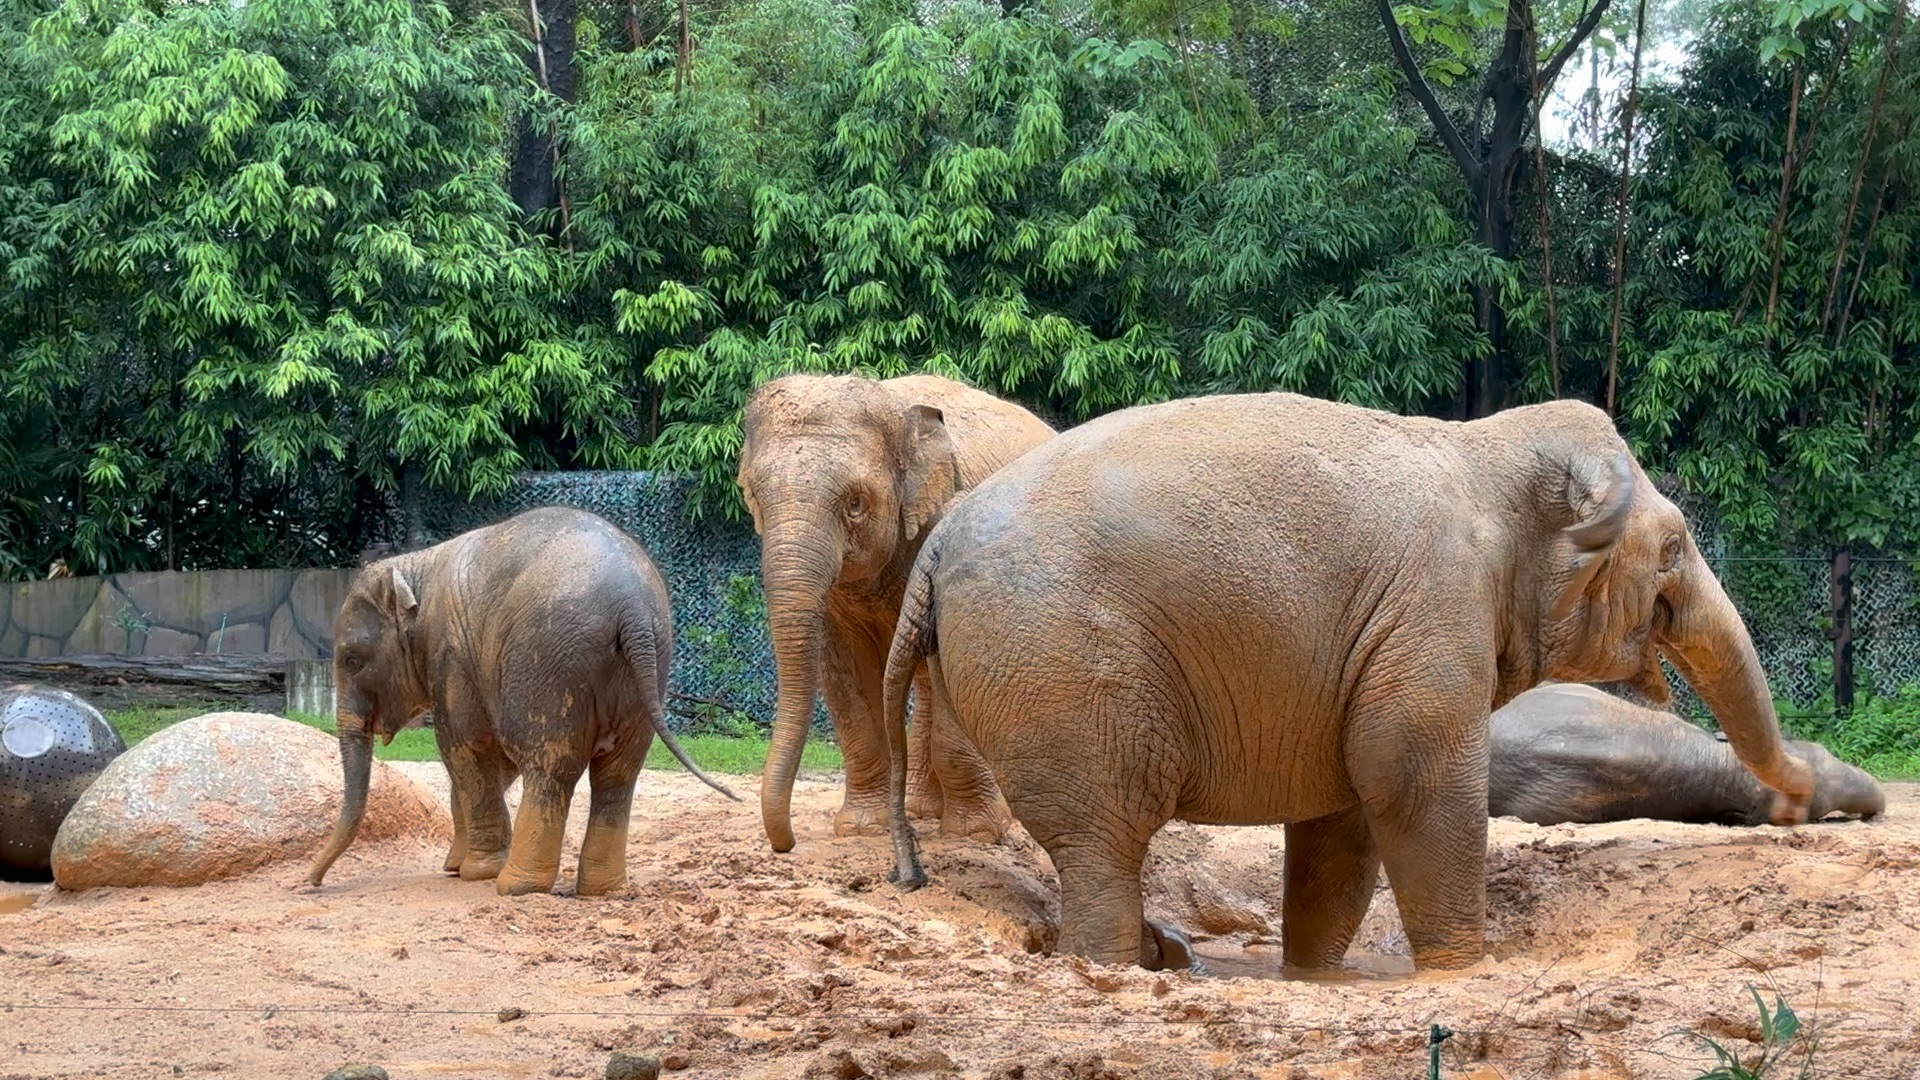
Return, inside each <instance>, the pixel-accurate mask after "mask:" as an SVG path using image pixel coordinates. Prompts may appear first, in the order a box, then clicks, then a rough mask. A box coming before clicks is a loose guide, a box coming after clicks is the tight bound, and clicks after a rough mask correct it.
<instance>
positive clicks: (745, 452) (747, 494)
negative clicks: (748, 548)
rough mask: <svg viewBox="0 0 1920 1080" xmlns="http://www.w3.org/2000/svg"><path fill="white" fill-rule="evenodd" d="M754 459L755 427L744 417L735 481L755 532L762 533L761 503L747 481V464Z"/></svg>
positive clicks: (755, 533)
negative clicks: (755, 497) (738, 464)
mask: <svg viewBox="0 0 1920 1080" xmlns="http://www.w3.org/2000/svg"><path fill="white" fill-rule="evenodd" d="M751 461H753V428H752V427H750V426H749V425H748V423H747V422H746V420H745V419H744V418H743V419H742V420H741V422H740V466H739V468H738V469H736V470H735V471H734V474H733V482H734V484H735V485H736V486H738V487H739V488H740V501H741V502H744V503H746V504H747V515H748V516H749V517H751V518H752V519H753V532H754V535H755V536H758V535H760V504H759V503H758V502H757V501H755V499H754V497H753V488H752V486H751V485H749V484H748V483H747V465H748V463H750V462H751Z"/></svg>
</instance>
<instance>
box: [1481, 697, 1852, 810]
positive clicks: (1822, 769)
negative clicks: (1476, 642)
mask: <svg viewBox="0 0 1920 1080" xmlns="http://www.w3.org/2000/svg"><path fill="white" fill-rule="evenodd" d="M1488 737H1489V738H1490V739H1491V740H1492V768H1491V770H1490V772H1489V774H1488V781H1487V813H1488V814H1489V815H1490V816H1493V817H1515V818H1519V819H1520V820H1522V821H1530V822H1532V823H1534V824H1535V825H1559V824H1562V823H1566V822H1576V823H1583V824H1592V823H1595V822H1602V821H1625V820H1627V819H1629V818H1652V819H1654V820H1658V821H1686V822H1696V823H1699V824H1704V825H1765V824H1767V822H1768V821H1769V820H1770V818H1771V816H1772V812H1773V800H1774V793H1773V792H1772V791H1771V790H1769V789H1768V788H1767V787H1766V786H1765V785H1763V784H1761V783H1760V781H1758V780H1756V779H1755V778H1754V776H1753V774H1752V773H1750V772H1748V771H1747V770H1746V768H1745V767H1744V766H1742V765H1741V764H1740V759H1739V758H1737V757H1735V756H1734V753H1733V750H1732V749H1731V748H1729V747H1728V745H1727V744H1726V743H1724V742H1722V741H1720V740H1719V739H1716V738H1714V737H1713V735H1711V734H1709V733H1708V732H1707V731H1706V730H1705V729H1704V728H1701V727H1700V726H1699V725H1697V724H1693V723H1690V722H1688V721H1687V720H1684V719H1682V718H1681V717H1678V716H1675V715H1674V714H1672V713H1669V712H1663V711H1661V710H1658V709H1649V708H1646V707H1644V706H1640V705H1636V704H1634V703H1632V702H1630V701H1624V700H1622V699H1620V698H1618V697H1615V696H1613V695H1612V694H1608V693H1606V692H1604V691H1601V690H1598V689H1595V688H1593V687H1591V686H1583V685H1580V684H1578V683H1549V684H1547V685H1545V686H1536V687H1534V688H1533V689H1532V690H1529V691H1527V692H1526V693H1524V694H1521V695H1520V696H1519V697H1516V698H1514V699H1513V700H1512V701H1509V702H1507V703H1506V704H1505V705H1503V706H1501V707H1500V708H1499V709H1497V710H1495V711H1494V714H1493V716H1492V718H1491V719H1490V720H1489V721H1488ZM1786 746H1787V751H1788V753H1791V754H1793V755H1794V756H1795V757H1798V758H1800V759H1801V760H1802V761H1805V762H1806V763H1807V765H1808V766H1809V767H1810V768H1811V769H1812V770H1813V798H1812V801H1811V802H1810V804H1809V808H1808V811H1807V818H1808V820H1810V821H1818V820H1820V819H1822V818H1825V817H1828V816H1830V815H1832V814H1846V815H1849V816H1857V817H1862V818H1873V817H1878V816H1879V815H1880V814H1882V813H1884V812H1885V811H1886V808H1887V796H1886V793H1885V792H1884V791H1882V790H1881V789H1880V784H1879V782H1878V781H1876V780H1874V778H1873V777H1871V776H1869V775H1867V773H1866V772H1865V771H1863V770H1861V769H1858V768H1855V767H1854V766H1852V765H1849V764H1847V763H1846V762H1844V761H1841V760H1840V759H1839V758H1837V757H1835V756H1833V754H1832V753H1831V752H1829V751H1828V750H1827V748H1826V747H1824V746H1821V745H1820V744H1819V743H1810V742H1802V741H1800V740H1797V739H1789V740H1787V743H1786Z"/></svg>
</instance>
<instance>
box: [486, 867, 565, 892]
mask: <svg viewBox="0 0 1920 1080" xmlns="http://www.w3.org/2000/svg"><path fill="white" fill-rule="evenodd" d="M559 876H560V875H559V873H558V872H555V873H551V874H542V873H538V872H535V871H531V870H516V869H514V868H513V867H511V866H509V867H508V868H507V869H505V870H502V871H501V872H500V876H499V877H498V878H495V879H494V882H493V890H494V891H495V892H497V893H499V894H500V895H501V896H526V895H527V894H529V893H545V892H552V891H553V883H554V880H555V879H557V878H558V877H559Z"/></svg>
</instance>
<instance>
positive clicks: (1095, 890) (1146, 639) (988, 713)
mask: <svg viewBox="0 0 1920 1080" xmlns="http://www.w3.org/2000/svg"><path fill="white" fill-rule="evenodd" d="M1662 659H1665V660H1667V661H1668V662H1670V663H1672V664H1673V666H1674V667H1675V668H1676V669H1677V670H1679V671H1680V673H1681V674H1682V675H1683V676H1685V677H1686V678H1687V680H1688V681H1689V682H1690V683H1691V685H1692V686H1693V687H1694V688H1695V689H1696V690H1697V691H1698V692H1699V693H1700V695H1701V697H1702V698H1703V699H1704V700H1705V701H1706V702H1707V704H1708V705H1709V707H1711V708H1712V709H1713V711H1714V714H1715V716H1716V717H1717V718H1718V719H1719V721H1720V724H1721V726H1722V728H1724V729H1725V730H1726V731H1727V733H1728V735H1729V736H1730V738H1731V740H1732V745H1733V749H1734V751H1735V752H1736V753H1737V754H1738V755H1739V757H1740V760H1741V761H1742V762H1743V763H1744V764H1745V765H1746V766H1747V767H1748V768H1749V769H1751V770H1752V771H1753V773H1754V774H1755V775H1756V776H1757V777H1759V779H1760V781H1761V782H1762V783H1764V784H1765V785H1767V786H1768V787H1769V788H1771V789H1773V791H1774V792H1776V793H1778V798H1777V799H1776V800H1775V806H1774V808H1773V810H1772V811H1771V814H1770V816H1771V817H1772V818H1773V819H1774V820H1776V821H1779V822H1782V823H1795V822H1798V821H1801V820H1804V819H1805V816H1806V811H1807V802H1808V798H1809V796H1810V795H1811V793H1812V787H1813V782H1812V777H1811V775H1810V773H1809V771H1808V768H1807V766H1806V764H1805V763H1804V762H1802V761H1800V760H1798V759H1796V758H1793V757H1791V756H1789V755H1788V754H1787V753H1786V751H1785V749H1784V748H1783V746H1782V743H1781V738H1780V732H1779V725H1778V721H1777V718H1776V717H1775V715H1774V711H1773V702H1772V698H1771V696H1770V694H1769V692H1768V688H1767V683H1766V679H1765V676H1764V673H1763V672H1762V671H1761V669H1760V665H1759V661H1758V658H1757V657H1756V656H1755V654H1754V650H1753V644H1752V641H1751V640H1750V638H1749V636H1748V634H1747V630H1746V627H1745V626H1744V624H1742V622H1741V621H1740V617H1739V615H1738V614H1737V613H1736V612H1735V610H1734V608H1733V605H1732V603H1731V602H1730V601H1729V600H1728V599H1727V597H1726V594H1725V593H1724V592H1723V591H1722V590H1721V588H1720V585H1719V582H1718V581H1717V580H1716V579H1715V578H1714V576H1713V574H1712V572H1711V571H1710V570H1708V568H1707V566H1706V564H1705V562H1704V561H1703V560H1702V559H1701V556H1700V553H1699V551H1698V550H1697V549H1696V547H1695V545H1694V541H1693V538H1692V536H1691V534H1690V533H1689V532H1688V529H1687V524H1686V521H1685V519H1684V518H1682V516H1681V515H1680V512H1679V511H1678V510H1677V509H1676V508H1675V507H1674V506H1673V504H1672V503H1670V502H1668V501H1667V500H1666V499H1665V498H1664V497H1662V496H1661V495H1660V494H1659V493H1658V492H1657V491H1655V490H1654V488H1653V486H1652V485H1651V484H1650V483H1649V482H1648V481H1647V479H1646V476H1645V474H1644V473H1643V472H1642V471H1641V469H1640V467H1639V465H1638V464H1637V463H1636V462H1635V461H1634V460H1633V458H1632V456H1631V455H1630V454H1629V453H1628V451H1627V448H1626V445H1625V444H1624V442H1623V441H1622V440H1621V438H1620V436H1619V435H1618V433H1617V432H1616V431H1615V430H1614V427H1613V424H1612V423H1611V421H1610V420H1609V419H1608V418H1607V416H1606V414H1604V413H1602V412H1600V411H1599V410H1597V409H1595V408H1593V407H1591V406H1588V405H1584V404H1579V403H1575V402H1564V401H1563V402H1553V403H1549V404H1545V405H1536V406H1528V407H1524V408H1516V409H1511V410H1508V411H1506V412H1503V413H1499V414H1497V415H1495V416H1492V417H1489V418H1487V419H1484V420H1478V421H1473V422H1468V423H1459V422H1448V421H1440V420H1431V419H1426V418H1419V417H1402V416H1395V415H1391V414H1388V413H1383V412H1375V411H1372V410H1368V409H1362V408H1358V407H1354V406H1349V405H1341V404H1335V403H1331V402H1326V401H1319V400H1315V399H1312V398H1305V397H1299V396H1296V395H1291V394H1245V395H1224V396H1215V397H1201V398H1189V399H1186V400H1181V401H1174V402H1168V403H1164V404H1158V405H1147V406H1140V407H1136V408H1131V409H1125V410H1121V411H1119V412H1114V413H1110V414H1107V415H1106V416H1103V417H1100V418H1099V419H1096V420H1093V421H1091V422H1089V423H1087V424H1084V425H1082V426H1081V427H1078V428H1074V429H1072V430H1069V431H1066V432H1063V433H1062V434H1060V435H1058V436H1055V437H1054V438H1053V439H1052V440H1050V441H1048V442H1047V443H1045V444H1044V445H1042V446H1040V447H1038V448H1036V449H1034V450H1032V451H1030V452H1028V453H1027V454H1026V455H1024V456H1022V457H1021V458H1019V459H1018V460H1016V461H1014V462H1013V463H1011V464H1009V465H1008V466H1006V467H1005V468H1003V469H1001V470H1000V471H999V472H998V473H996V474H994V475H993V476H991V477H989V478H988V479H986V480H985V481H983V482H982V483H981V484H980V485H979V486H978V487H976V488H975V489H974V490H973V491H972V492H971V493H969V494H968V495H967V497H966V498H965V499H962V500H960V501H959V502H957V503H955V504H954V505H953V506H951V507H949V508H948V510H947V513H946V515H945V517H943V518H942V520H941V521H940V523H939V524H938V525H936V526H935V527H934V529H933V531H932V532H931V533H930V534H929V535H928V537H927V539H926V542H925V543H924V545H923V546H922V548H921V551H920V555H919V558H918V559H917V561H916V562H915V564H914V568H913V572H912V575H911V577H910V578H909V580H908V583H907V592H906V599H905V602H904V604H903V606H902V608H901V612H900V621H899V625H898V628H897V630H896V634H895V638H894V643H893V647H892V652H891V655H890V657H889V660H888V667H887V675H886V709H887V717H886V719H887V724H888V727H889V730H890V731H894V732H897V731H898V730H899V729H898V725H899V724H900V723H901V721H902V719H903V716H904V707H905V701H906V691H907V687H908V682H909V680H910V678H911V675H912V673H913V672H914V671H915V670H916V669H917V668H918V667H919V666H920V665H921V664H922V663H923V662H926V663H927V666H928V672H929V677H930V680H931V682H932V684H933V692H934V696H935V698H936V700H938V701H942V702H943V703H944V706H945V707H948V708H951V709H952V714H953V717H954V720H955V722H956V723H957V725H958V726H959V727H960V729H961V730H962V731H963V732H964V733H965V735H966V736H967V737H968V738H969V739H970V740H971V741H972V743H973V745H974V746H975V747H976V748H977V749H978V750H979V751H980V753H981V754H982V755H984V756H985V758H986V759H987V761H988V762H990V763H991V764H992V768H993V772H994V777H995V779H996V780H997V781H998V783H999V787H1000V791H1001V793H1002V794H1003V795H1004V797H1005V798H1006V800H1007V803H1008V806H1009V807H1010V808H1011V810H1012V812H1013V815H1014V817H1015V818H1016V819H1018V820H1019V821H1020V823H1021V824H1022V825H1024V826H1025V827H1026V829H1027V831H1028V832H1029V833H1030V834H1031V835H1032V836H1033V838H1034V839H1035V840H1036V841H1037V842H1039V844H1040V845H1041V846H1042V847H1044V848H1045V849H1046V851H1047V853H1048V855H1050V856H1051V857H1052V860H1053V864H1054V866H1055V867H1056V869H1057V870H1058V872H1059V875H1060V891H1061V927H1060V945H1059V947H1060V949H1061V951H1063V952H1068V953H1075V954H1079V955H1082V956H1085V957H1087V958H1089V959H1092V960H1096V961H1099V962H1102V963H1115V964H1117V963H1135V962H1136V961H1137V958H1139V957H1140V956H1142V955H1143V952H1142V948H1141V935H1142V934H1143V933H1151V932H1152V930H1151V928H1148V927H1146V926H1144V924H1143V922H1142V917H1141V916H1142V912H1141V886H1140V867H1141V861H1142V858H1143V857H1144V855H1145V854H1146V851H1147V843H1148V841H1149V840H1150V839H1151V838H1152V836H1153V835H1154V833H1155V832H1157V831H1158V830H1159V828H1160V827H1161V826H1162V825H1163V824H1165V823H1166V822H1167V821H1168V820H1170V819H1173V818H1180V819H1182V820H1185V821H1189V822H1194V823H1198V824H1214V825H1263V824H1275V823H1284V824H1285V825H1286V854H1285V866H1284V869H1283V879H1284V881H1285V898H1284V908H1283V913H1284V930H1283V938H1284V941H1283V948H1282V952H1283V960H1284V961H1285V963H1287V964H1288V965H1289V966H1290V967H1296V968H1317V967H1325V966H1328V965H1331V964H1334V963H1337V962H1338V961H1340V959H1341V958H1342V957H1343V956H1344V955H1345V953H1346V950H1347V946H1348V944H1349V943H1350V942H1351V940H1352V938H1353V934H1354V932H1355V930H1356V929H1357V928H1358V926H1359V923H1360V920H1361V917H1362V916H1363V914H1364V913H1365V911H1366V909H1367V905H1368V902H1369V900H1370V898H1371V897H1372V896H1373V890H1374V883H1375V880H1376V877H1377V875H1378V873H1379V871H1380V870H1381V869H1382V868H1384V869H1385V871H1386V874H1387V879H1388V881H1389V883H1390V884H1391V885H1392V887H1393V891H1394V896H1395V899H1396V901H1397V903H1398V905H1399V909H1400V915H1401V919H1402V922H1403V924H1404V926H1405V928H1406V934H1407V940H1408V943H1409V945H1410V946H1411V948H1412V952H1413V958H1414V962H1415V964H1416V966H1418V967H1421V968H1428V969H1432V968H1459V967H1464V966H1468V965H1471V964H1473V963H1475V962H1476V961H1478V960H1479V959H1480V958H1481V957H1482V955H1483V954H1484V951H1485V940H1484V931H1485V927H1484V920H1485V912H1486V876H1485V862H1486V839H1487V769H1488V757H1487V755H1488V741H1487V718H1488V716H1489V714H1490V713H1491V712H1492V711H1493V710H1494V709H1495V708H1496V707H1498V706H1499V705H1501V704H1503V703H1505V702H1506V701H1508V700H1510V699H1512V698H1513V697H1514V696H1515V695H1517V694H1519V693H1521V692H1523V691H1525V690H1528V689H1530V688H1532V687H1533V686H1536V685H1538V684H1539V683H1541V682H1544V681H1548V680H1561V681H1581V682H1585V681H1595V682H1609V681H1612V682H1618V681H1625V682H1629V683H1631V684H1632V685H1633V686H1634V687H1635V688H1636V689H1638V690H1640V691H1641V692H1643V693H1646V694H1648V695H1650V696H1653V697H1655V698H1660V697H1662V696H1664V695H1665V693H1666V692H1667V687H1666V682H1665V677H1664V675H1663V674H1662V671H1661V668H1660V661H1661V660H1662ZM901 741H903V740H896V743H898V742H901ZM894 753H895V760H894V762H893V765H894V774H895V778H896V779H895V787H894V788H893V789H892V794H893V795H894V796H895V797H896V799H897V800H898V801H896V802H895V803H894V805H893V806H891V807H890V808H889V809H890V812H891V823H892V825H893V828H894V837H895V840H894V844H895V857H896V864H895V869H894V871H893V877H894V879H895V880H897V881H898V882H899V883H900V885H901V886H902V887H903V888H913V887H917V886H918V885H919V884H920V883H922V882H924V881H925V875H924V873H923V872H922V871H921V869H920V865H919V861H918V855H917V845H916V841H915V837H914V833H913V830H912V827H911V825H909V824H908V822H907V820H906V816H905V813H904V774H905V762H904V759H903V757H902V756H901V753H902V749H901V747H900V746H899V745H895V747H894Z"/></svg>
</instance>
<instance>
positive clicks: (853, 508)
mask: <svg viewBox="0 0 1920 1080" xmlns="http://www.w3.org/2000/svg"><path fill="white" fill-rule="evenodd" d="M866 516H867V497H866V496H865V495H862V494H860V493H859V492H857V491H856V492H854V493H853V494H851V495H848V496H847V517H848V518H849V519H850V520H853V521H859V520H860V519H861V518H863V517H866Z"/></svg>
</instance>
